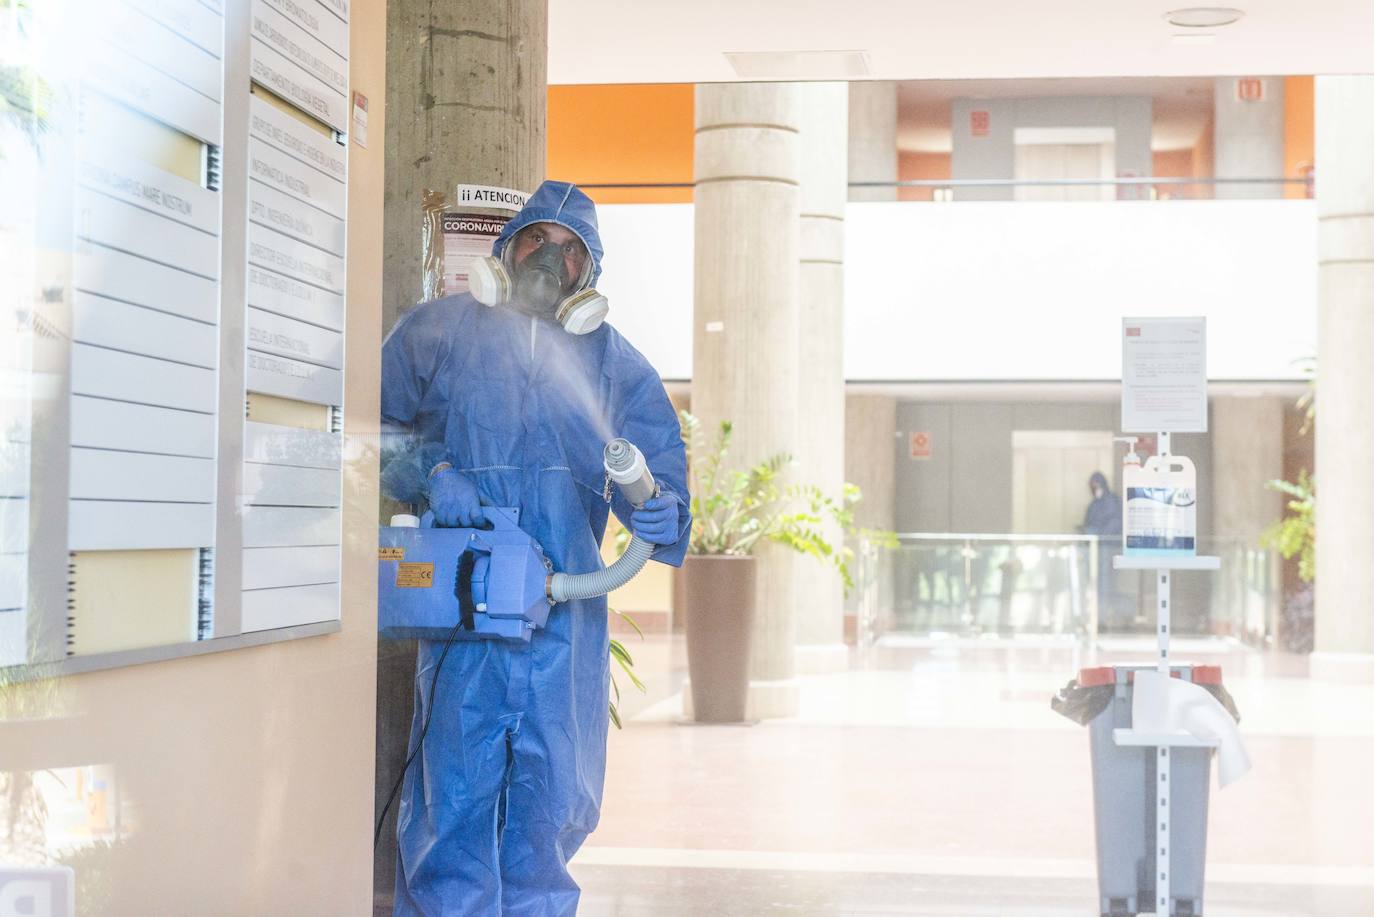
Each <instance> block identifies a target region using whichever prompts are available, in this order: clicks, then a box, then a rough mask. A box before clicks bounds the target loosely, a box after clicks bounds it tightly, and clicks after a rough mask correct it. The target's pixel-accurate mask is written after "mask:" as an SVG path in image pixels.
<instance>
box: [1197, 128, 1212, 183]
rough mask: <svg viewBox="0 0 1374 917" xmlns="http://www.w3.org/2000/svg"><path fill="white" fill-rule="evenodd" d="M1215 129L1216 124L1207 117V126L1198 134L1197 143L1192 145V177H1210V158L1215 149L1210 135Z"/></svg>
mask: <svg viewBox="0 0 1374 917" xmlns="http://www.w3.org/2000/svg"><path fill="white" fill-rule="evenodd" d="M1215 130H1216V125H1215V124H1214V123H1213V121H1212V119H1211V118H1208V119H1207V126H1206V127H1204V128H1203V129H1202V133H1200V134H1198V136H1197V143H1195V144H1194V145H1193V178H1211V177H1212V158H1213V155H1214V150H1215V147H1214V146H1213V138H1212V135H1213V132H1214V131H1215Z"/></svg>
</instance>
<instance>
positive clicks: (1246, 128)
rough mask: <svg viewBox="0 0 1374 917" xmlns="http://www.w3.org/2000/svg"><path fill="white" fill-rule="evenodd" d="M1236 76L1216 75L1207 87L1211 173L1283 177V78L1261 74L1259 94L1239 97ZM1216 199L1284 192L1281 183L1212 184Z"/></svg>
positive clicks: (1276, 195)
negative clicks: (1210, 107) (1211, 114)
mask: <svg viewBox="0 0 1374 917" xmlns="http://www.w3.org/2000/svg"><path fill="white" fill-rule="evenodd" d="M1238 82H1239V80H1238V79H1237V78H1236V77H1233V76H1221V77H1217V78H1216V81H1215V83H1214V85H1213V89H1212V105H1213V106H1214V109H1215V118H1214V120H1213V124H1214V127H1213V137H1214V147H1213V162H1214V166H1213V172H1212V174H1213V175H1214V176H1216V177H1217V178H1279V177H1282V176H1283V171H1284V157H1283V142H1284V119H1283V86H1284V83H1283V78H1282V77H1264V78H1261V79H1260V84H1261V85H1262V86H1263V93H1262V97H1261V98H1246V99H1241V98H1239V96H1240V95H1241V92H1239V91H1238V90H1237V83H1238ZM1215 196H1216V197H1218V198H1277V197H1283V185H1263V184H1254V185H1217V186H1216V193H1215Z"/></svg>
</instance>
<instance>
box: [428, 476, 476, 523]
mask: <svg viewBox="0 0 1374 917" xmlns="http://www.w3.org/2000/svg"><path fill="white" fill-rule="evenodd" d="M429 508H430V509H431V510H432V511H433V512H434V524H435V525H438V526H443V527H446V528H454V527H460V528H471V527H474V526H478V525H481V524H482V522H483V520H484V517H483V515H482V501H481V500H480V499H479V498H478V496H477V485H476V484H473V483H472V482H471V481H469V480H468V479H467V478H466V477H464V476H463V475H462V474H459V473H458V472H456V471H454V470H453V469H452V468H445V469H443V470H442V471H440V472H439V473H437V474H435V475H434V476H433V477H432V478H430V479H429Z"/></svg>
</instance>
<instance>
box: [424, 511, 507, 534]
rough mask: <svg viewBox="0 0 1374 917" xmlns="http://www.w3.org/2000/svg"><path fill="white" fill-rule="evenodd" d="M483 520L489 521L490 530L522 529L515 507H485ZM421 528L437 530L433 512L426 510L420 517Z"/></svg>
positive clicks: (488, 527)
mask: <svg viewBox="0 0 1374 917" xmlns="http://www.w3.org/2000/svg"><path fill="white" fill-rule="evenodd" d="M482 518H483V519H485V520H487V529H488V530H494V531H501V530H503V529H518V528H520V510H519V509H518V508H516V507H514V506H484V507H482ZM420 528H422V529H432V528H435V525H434V512H433V511H432V510H426V511H425V514H424V515H423V516H421V517H420Z"/></svg>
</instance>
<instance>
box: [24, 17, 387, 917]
mask: <svg viewBox="0 0 1374 917" xmlns="http://www.w3.org/2000/svg"><path fill="white" fill-rule="evenodd" d="M352 35H353V46H352V54H351V59H352V79H353V85H354V87H355V88H357V89H358V90H360V91H362V92H363V93H364V94H366V95H367V97H368V99H369V101H370V112H369V117H370V123H369V134H370V136H371V138H372V145H371V146H370V147H369V148H368V149H362V148H360V147H358V146H357V145H356V144H355V145H352V147H351V149H350V163H349V215H350V220H349V238H348V257H349V262H348V268H349V270H348V300H349V301H348V328H347V346H348V350H347V366H348V372H347V380H348V381H347V389H346V396H345V397H346V404H347V414H346V422H345V432H346V454H347V465H346V471H345V482H344V497H345V514H344V533H345V542H346V543H345V546H344V564H343V569H344V575H343V576H344V579H343V596H344V600H343V629H342V632H341V633H338V634H332V635H329V636H324V637H314V638H309V639H302V640H294V641H290V642H286V643H279V644H275V645H269V646H263V647H257V648H253V649H245V650H237V651H232V652H222V653H213V654H210V655H206V656H201V657H195V658H187V659H180V660H177V661H172V662H162V663H153V664H147V665H141V666H135V667H131V668H124V669H114V670H110V671H104V672H96V673H93V674H88V675H81V676H73V677H70V678H66V679H63V680H61V681H60V682H57V683H46V684H45V683H37V684H31V685H28V686H26V687H25V688H24V689H23V690H24V691H25V694H26V697H25V698H24V700H23V704H24V707H25V713H27V714H28V715H29V717H30V718H29V720H28V721H27V722H26V721H22V720H19V721H16V720H10V721H7V722H3V723H0V772H3V771H18V770H43V769H47V768H63V767H74V766H81V765H94V764H107V765H112V766H113V770H114V776H115V782H116V784H117V786H118V788H119V792H120V793H121V795H122V797H123V805H122V806H121V810H122V812H123V817H124V818H125V822H124V824H125V826H126V827H127V828H129V829H130V830H129V833H128V839H127V841H126V842H125V843H124V844H122V845H121V846H120V848H119V849H118V851H117V852H116V853H115V854H113V855H112V857H111V859H110V861H109V865H110V867H112V868H111V870H110V873H109V881H108V886H107V887H108V888H109V892H108V899H107V900H99V901H94V900H90V898H89V896H88V897H87V900H85V901H84V902H82V906H81V912H83V913H99V914H110V915H120V914H139V915H142V914H149V913H160V914H331V915H334V914H338V915H344V914H367V913H370V911H371V880H372V868H371V863H372V855H371V854H372V846H371V845H372V808H373V801H372V796H373V788H372V782H373V728H374V724H373V704H374V695H373V691H374V684H373V682H374V670H375V662H376V602H375V594H376V577H375V570H376V567H375V558H376V513H377V509H376V508H377V493H376V480H377V456H376V451H375V444H376V430H377V421H376V418H377V411H378V393H377V378H378V361H379V347H380V342H379V329H380V314H381V312H380V290H381V250H382V246H381V220H380V218H379V214H380V213H381V206H382V154H383V144H382V143H381V139H382V137H383V136H384V133H383V123H382V120H383V117H384V112H383V104H382V103H383V99H384V96H385V93H384V89H385V86H384V74H385V35H386V28H385V2H384V0H355V3H354V4H353V11H352ZM228 305H229V304H226V306H228ZM9 700H10V701H12V702H13V701H14V698H10V699H9ZM9 709H10V710H11V711H13V709H14V707H13V706H11V707H10V708H9ZM81 885H82V882H81V878H80V877H79V878H78V893H80V888H81ZM103 897H105V896H104V895H102V898H103Z"/></svg>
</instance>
